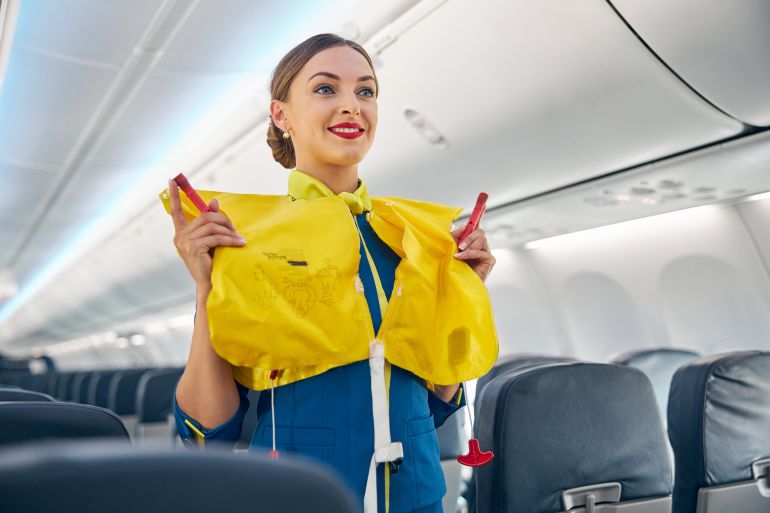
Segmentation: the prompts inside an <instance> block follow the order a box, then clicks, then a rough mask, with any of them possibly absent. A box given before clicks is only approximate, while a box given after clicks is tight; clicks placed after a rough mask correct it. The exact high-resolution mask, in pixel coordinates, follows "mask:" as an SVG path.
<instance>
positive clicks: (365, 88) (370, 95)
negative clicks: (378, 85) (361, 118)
mask: <svg viewBox="0 0 770 513" xmlns="http://www.w3.org/2000/svg"><path fill="white" fill-rule="evenodd" d="M363 91H368V92H369V94H366V95H364V96H368V97H369V98H371V97H373V96H374V90H373V89H372V88H371V87H364V88H363V89H361V91H359V92H363Z"/></svg>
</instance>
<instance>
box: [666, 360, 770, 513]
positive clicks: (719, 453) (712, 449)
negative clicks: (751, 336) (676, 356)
mask: <svg viewBox="0 0 770 513" xmlns="http://www.w3.org/2000/svg"><path fill="white" fill-rule="evenodd" d="M668 434H669V438H670V439H671V445H672V447H673V449H674V454H675V457H676V480H675V485H674V513H696V511H697V513H726V512H733V511H735V512H740V513H767V512H770V482H769V481H770V353H768V352H760V351H743V352H733V353H722V354H716V355H711V356H706V357H703V358H699V359H697V360H695V361H693V362H691V363H689V364H688V365H685V366H684V367H681V368H680V369H679V370H678V371H677V372H676V374H675V375H674V379H673V380H672V383H671V394H670V397H669V401H668Z"/></svg>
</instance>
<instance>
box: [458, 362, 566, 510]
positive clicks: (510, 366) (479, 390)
mask: <svg viewBox="0 0 770 513" xmlns="http://www.w3.org/2000/svg"><path fill="white" fill-rule="evenodd" d="M574 361H576V360H574V359H572V358H569V357H566V356H553V355H545V354H536V353H517V354H512V355H507V356H503V357H500V358H498V359H497V362H495V365H494V366H493V367H492V368H491V369H490V370H489V372H487V373H486V374H484V375H483V376H482V377H480V378H479V380H478V381H477V382H476V398H475V400H474V402H473V411H474V414H475V415H478V408H477V405H478V404H479V403H480V398H481V396H482V394H483V393H484V389H485V388H486V386H487V384H488V383H489V382H490V381H492V380H493V379H495V378H496V377H498V376H500V375H502V374H507V373H509V372H515V371H517V370H519V369H523V368H529V367H535V366H538V365H546V364H550V363H560V362H574ZM463 498H464V499H465V501H466V502H467V504H468V513H476V479H475V477H473V478H472V479H471V480H470V482H469V483H468V487H467V488H466V489H465V492H464V493H463Z"/></svg>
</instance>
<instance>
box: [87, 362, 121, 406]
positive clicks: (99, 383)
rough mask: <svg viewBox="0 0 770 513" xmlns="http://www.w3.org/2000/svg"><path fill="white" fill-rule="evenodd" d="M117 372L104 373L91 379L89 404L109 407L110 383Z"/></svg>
mask: <svg viewBox="0 0 770 513" xmlns="http://www.w3.org/2000/svg"><path fill="white" fill-rule="evenodd" d="M117 372H118V371H115V370H109V371H102V372H100V373H98V374H96V375H95V376H94V377H93V378H92V379H91V383H90V384H89V386H88V404H93V405H94V406H99V407H101V408H108V407H109V402H110V401H109V399H110V382H111V381H112V376H114V375H115V374H116V373H117Z"/></svg>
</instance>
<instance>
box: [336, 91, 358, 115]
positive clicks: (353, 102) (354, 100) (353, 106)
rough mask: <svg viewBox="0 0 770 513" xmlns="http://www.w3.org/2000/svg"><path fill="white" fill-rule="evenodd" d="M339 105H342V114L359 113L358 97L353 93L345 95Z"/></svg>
mask: <svg viewBox="0 0 770 513" xmlns="http://www.w3.org/2000/svg"><path fill="white" fill-rule="evenodd" d="M341 105H342V106H343V107H342V113H343V114H352V115H354V116H360V115H361V104H360V103H359V102H358V97H357V96H356V94H355V93H353V94H351V95H346V96H345V98H344V100H343V101H342V102H341Z"/></svg>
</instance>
